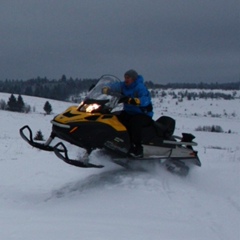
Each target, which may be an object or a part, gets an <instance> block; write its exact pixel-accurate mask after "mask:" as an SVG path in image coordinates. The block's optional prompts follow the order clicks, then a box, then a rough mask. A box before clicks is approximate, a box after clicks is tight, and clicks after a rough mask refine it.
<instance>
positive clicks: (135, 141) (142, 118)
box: [102, 69, 153, 158]
mask: <svg viewBox="0 0 240 240" xmlns="http://www.w3.org/2000/svg"><path fill="white" fill-rule="evenodd" d="M124 79H125V80H124V82H119V83H114V84H112V85H110V86H106V87H104V88H103V91H102V92H103V93H105V94H108V93H109V92H111V91H114V92H119V93H121V94H122V95H123V97H122V98H121V99H120V100H119V103H123V104H124V106H123V111H122V112H121V114H120V115H118V116H117V117H118V119H119V121H120V122H121V123H123V125H124V126H125V127H126V128H127V130H128V132H129V135H130V139H131V147H130V149H129V155H130V156H132V157H135V158H142V157H143V147H142V128H143V127H147V126H149V125H150V124H151V123H152V116H153V109H152V102H151V96H150V94H149V91H148V89H147V88H146V86H145V85H144V80H143V77H142V76H141V75H138V73H137V72H136V71H135V70H133V69H131V70H128V71H127V72H126V73H125V74H124Z"/></svg>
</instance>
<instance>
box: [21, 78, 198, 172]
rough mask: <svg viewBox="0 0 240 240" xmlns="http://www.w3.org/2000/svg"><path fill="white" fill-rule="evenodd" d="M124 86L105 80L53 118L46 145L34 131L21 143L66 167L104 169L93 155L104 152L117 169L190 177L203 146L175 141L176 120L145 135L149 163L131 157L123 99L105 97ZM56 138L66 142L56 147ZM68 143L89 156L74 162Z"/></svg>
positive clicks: (163, 120)
mask: <svg viewBox="0 0 240 240" xmlns="http://www.w3.org/2000/svg"><path fill="white" fill-rule="evenodd" d="M119 81H120V80H119V79H118V78H117V77H115V76H113V75H103V76H102V77H101V78H100V79H99V80H98V82H97V84H96V85H95V86H93V87H92V88H91V89H90V90H89V92H88V93H87V95H86V97H85V98H84V100H83V101H82V102H81V103H80V104H79V105H78V106H71V107H69V108H68V109H66V110H65V111H64V112H63V113H61V114H58V115H57V116H55V117H54V118H53V120H52V121H51V123H52V131H51V134H50V136H49V138H48V139H47V141H45V142H44V143H39V142H38V141H35V140H34V139H33V133H32V130H31V128H30V127H29V126H28V125H25V126H23V127H22V128H21V129H20V130H19V131H20V135H21V137H22V138H23V139H24V140H25V141H27V142H28V143H29V144H30V145H31V146H33V147H35V148H38V149H41V150H45V151H52V152H54V153H55V154H56V156H57V157H59V158H60V159H62V160H63V161H64V162H66V163H68V164H70V165H74V166H76V167H80V168H101V167H103V165H97V164H94V163H91V162H90V159H89V155H90V154H91V152H92V151H93V150H94V149H103V151H106V153H107V155H109V156H110V157H111V160H112V161H113V162H114V163H116V164H119V165H121V166H123V167H126V168H128V167H129V168H131V164H132V163H136V162H145V161H146V162H147V161H158V162H160V163H161V164H163V165H164V166H165V167H166V168H167V170H169V171H171V172H176V173H179V174H180V175H187V173H188V171H189V168H190V166H191V165H197V166H201V162H200V160H199V158H198V155H197V151H195V150H194V149H193V146H196V145H197V143H196V142H194V141H193V139H194V138H195V137H194V136H193V135H192V134H191V133H182V136H181V137H179V136H175V135H173V133H174V130H175V120H174V119H173V118H171V117H168V116H161V117H160V118H158V119H157V120H152V124H151V125H150V126H148V127H145V128H144V129H143V130H142V144H143V148H144V156H143V158H139V159H136V158H132V157H130V156H129V155H128V151H129V149H130V145H131V142H130V137H129V134H128V132H127V129H126V127H125V126H124V125H123V124H122V123H121V122H120V121H119V120H118V114H119V113H120V112H121V106H122V104H121V103H119V102H121V101H120V99H121V97H122V95H121V94H119V93H116V92H110V93H108V94H103V93H102V89H103V88H104V87H106V86H109V85H111V84H114V83H116V82H119ZM55 138H58V139H61V140H62V141H59V142H58V143H57V144H55V145H53V144H52V143H53V139H55ZM64 142H67V143H70V144H73V145H75V146H77V147H80V148H82V149H85V154H84V155H83V156H82V157H81V159H72V158H70V157H69V154H68V148H67V147H66V144H64Z"/></svg>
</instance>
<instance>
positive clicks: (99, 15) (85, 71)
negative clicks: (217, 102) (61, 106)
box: [0, 0, 240, 83]
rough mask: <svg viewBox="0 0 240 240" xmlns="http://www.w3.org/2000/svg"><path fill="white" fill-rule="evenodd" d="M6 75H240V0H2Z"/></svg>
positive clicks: (0, 75)
mask: <svg viewBox="0 0 240 240" xmlns="http://www.w3.org/2000/svg"><path fill="white" fill-rule="evenodd" d="M0 6H1V7H0V33H1V35H0V79H1V80H5V79H23V80H27V79H30V78H36V77H37V76H40V77H45V76H46V77H47V78H49V79H59V78H61V76H62V75H63V74H65V75H66V76H67V78H69V77H73V78H98V77H100V76H101V75H103V74H107V73H110V74H113V75H116V76H118V77H120V78H122V77H123V74H124V72H125V71H127V70H128V69H132V68H133V69H135V70H136V71H137V72H138V73H139V74H142V75H143V77H144V78H145V80H146V81H148V80H151V81H153V82H156V83H168V82H201V81H202V82H234V81H239V80H240V0H0Z"/></svg>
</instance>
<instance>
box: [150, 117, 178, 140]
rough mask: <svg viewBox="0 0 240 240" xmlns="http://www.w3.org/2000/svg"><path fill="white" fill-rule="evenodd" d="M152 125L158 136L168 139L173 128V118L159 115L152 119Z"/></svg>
mask: <svg viewBox="0 0 240 240" xmlns="http://www.w3.org/2000/svg"><path fill="white" fill-rule="evenodd" d="M154 127H155V130H156V132H157V135H158V136H159V137H163V138H167V139H169V138H171V136H172V135H173V133H174V130H175V120H174V119H173V118H171V117H168V116H161V117H160V118H158V119H157V120H156V121H154Z"/></svg>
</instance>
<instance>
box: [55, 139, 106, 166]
mask: <svg viewBox="0 0 240 240" xmlns="http://www.w3.org/2000/svg"><path fill="white" fill-rule="evenodd" d="M59 147H60V148H59ZM53 150H54V153H55V154H56V156H57V157H58V158H60V159H62V160H63V161H64V162H65V163H68V164H70V165H73V166H75V167H80V168H103V167H104V166H103V165H96V164H93V163H89V162H88V160H89V159H88V158H83V159H82V160H74V159H70V158H69V157H68V153H67V148H66V146H65V145H64V144H63V143H62V142H59V143H57V144H56V145H55V146H54V147H53Z"/></svg>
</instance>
